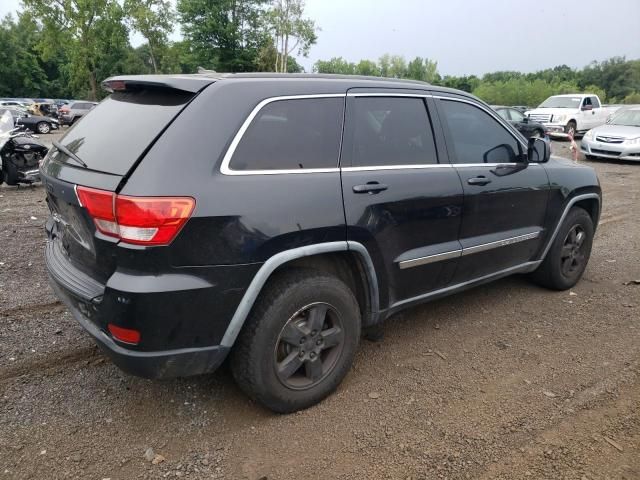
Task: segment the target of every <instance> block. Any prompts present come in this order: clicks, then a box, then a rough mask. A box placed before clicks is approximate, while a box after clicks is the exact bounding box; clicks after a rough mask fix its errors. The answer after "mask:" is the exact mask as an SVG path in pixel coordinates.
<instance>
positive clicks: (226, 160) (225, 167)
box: [220, 93, 347, 175]
mask: <svg viewBox="0 0 640 480" xmlns="http://www.w3.org/2000/svg"><path fill="white" fill-rule="evenodd" d="M346 95H347V94H346V93H318V94H313V95H284V96H278V97H269V98H265V99H264V100H262V101H260V103H258V105H256V106H255V107H254V109H253V110H252V111H251V113H250V114H249V115H248V116H247V118H246V119H245V121H244V122H243V123H242V126H241V127H240V129H239V130H238V132H237V133H236V134H235V136H234V137H233V140H232V141H231V144H230V145H229V148H228V149H227V151H226V152H225V154H224V157H223V158H222V163H221V165H220V173H222V174H223V175H283V174H289V173H293V174H301V173H337V172H339V171H340V169H339V168H338V161H339V159H338V158H336V166H335V167H331V168H308V169H282V170H276V169H274V170H233V169H232V168H231V167H230V166H229V165H230V163H231V159H232V158H233V154H234V153H235V151H236V148H238V145H239V144H240V141H241V140H242V137H243V136H244V134H245V133H246V132H247V130H248V129H249V126H250V125H251V122H253V119H254V118H255V117H256V115H258V113H259V112H260V110H262V109H263V108H264V107H265V106H266V105H269V104H270V103H273V102H278V101H282V100H308V99H312V98H345V97H346Z"/></svg>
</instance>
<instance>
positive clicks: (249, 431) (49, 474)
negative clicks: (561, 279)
mask: <svg viewBox="0 0 640 480" xmlns="http://www.w3.org/2000/svg"><path fill="white" fill-rule="evenodd" d="M553 147H554V151H555V153H560V154H565V155H566V154H567V148H566V147H567V144H566V143H565V144H562V143H555V142H554V146H553ZM588 163H589V164H590V165H592V166H593V167H595V168H596V169H597V171H598V173H599V175H600V179H601V181H602V185H603V189H604V211H603V215H602V219H601V223H600V227H599V229H598V232H597V236H596V240H595V243H594V250H593V255H592V258H591V261H590V263H589V267H588V269H587V271H586V273H585V276H584V278H583V280H582V281H581V282H580V283H579V284H578V285H577V286H576V288H575V289H574V290H572V291H570V292H551V291H546V290H543V289H541V288H538V287H536V286H534V285H532V284H530V283H529V282H528V281H527V280H526V279H525V278H523V277H512V278H508V279H504V280H501V281H499V282H497V283H494V284H491V285H487V286H483V287H480V288H477V289H475V290H472V291H469V292H466V293H464V294H459V295H456V296H453V297H449V298H446V299H443V300H440V301H437V302H434V303H431V304H427V305H424V306H421V307H418V308H414V309H412V310H409V311H406V312H404V313H402V314H399V315H396V316H395V317H393V318H392V319H391V321H389V323H388V325H387V326H386V329H385V331H386V336H385V338H384V340H383V341H382V342H378V343H370V342H367V341H363V342H362V344H361V348H360V351H359V354H358V356H357V359H356V362H355V366H354V368H353V370H352V372H351V373H350V374H349V376H348V377H347V379H346V380H345V382H344V383H343V384H342V386H341V387H340V388H339V390H338V391H337V392H336V394H334V395H333V396H331V397H330V398H329V399H327V400H326V401H324V402H323V403H322V404H320V405H318V406H316V407H314V408H311V409H309V410H306V411H304V412H300V413H297V414H294V415H288V416H281V415H274V414H271V413H270V412H267V411H265V410H264V409H262V408H260V407H259V406H256V405H255V404H252V403H251V402H250V401H249V400H247V399H246V397H244V396H243V395H242V394H241V393H240V392H239V390H238V389H237V388H236V386H235V385H234V384H233V382H232V380H231V376H230V375H229V373H228V372H227V371H226V370H225V369H224V368H223V369H222V370H221V371H219V372H217V373H216V374H214V375H209V376H202V377H197V378H191V379H182V380H174V381H163V382H157V381H156V382H154V381H147V380H142V379H139V378H134V377H131V376H128V375H126V374H124V373H122V372H121V371H119V370H118V369H117V368H116V367H114V366H113V365H112V364H111V363H110V362H109V361H108V360H106V359H105V358H104V357H103V356H102V355H101V354H100V353H99V352H98V351H97V349H96V347H94V345H93V343H92V342H91V340H90V339H89V337H88V336H87V335H86V334H85V333H84V332H83V330H82V329H81V328H80V326H79V325H77V324H76V322H75V321H74V320H73V319H72V318H71V315H70V314H69V313H68V312H67V311H66V310H65V308H64V307H63V306H62V305H61V304H60V303H59V302H57V301H56V299H55V297H54V296H53V294H52V292H51V290H50V289H49V287H48V284H47V280H46V274H45V269H44V265H43V258H42V249H43V245H44V232H43V224H44V221H45V217H46V214H47V213H46V205H45V203H44V200H43V197H44V193H43V189H42V188H41V187H35V188H19V189H16V188H6V187H2V188H0V479H2V478H7V479H22V478H30V479H59V478H60V479H62V478H65V479H66V478H78V479H98V480H100V479H106V478H109V479H111V480H115V479H135V478H149V479H156V478H176V477H183V478H190V479H218V478H225V479H250V480H258V479H269V480H274V479H316V478H337V479H365V478H367V479H387V478H389V479H396V478H400V479H432V478H435V479H439V478H443V479H444V478H447V479H465V478H473V479H478V478H480V479H490V478H500V479H514V478H534V479H542V478H544V479H578V480H584V479H589V480H595V479H640V321H639V320H640V285H636V284H633V283H629V284H627V282H629V281H632V280H640V208H639V207H640V204H639V202H640V165H632V164H623V163H611V162H602V161H598V162H595V161H594V162H588ZM150 449H151V450H150ZM145 454H146V456H147V458H145ZM154 458H155V462H152V461H150V459H154Z"/></svg>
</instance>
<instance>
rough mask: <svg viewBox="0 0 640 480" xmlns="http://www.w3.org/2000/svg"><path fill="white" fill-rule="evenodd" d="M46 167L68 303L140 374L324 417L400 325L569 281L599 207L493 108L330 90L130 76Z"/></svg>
mask: <svg viewBox="0 0 640 480" xmlns="http://www.w3.org/2000/svg"><path fill="white" fill-rule="evenodd" d="M104 86H105V88H107V89H108V90H109V91H111V92H112V94H111V95H110V96H109V97H108V98H107V99H106V100H104V101H103V102H102V103H101V104H100V105H98V106H97V107H96V108H95V109H93V110H92V111H91V112H89V113H88V114H87V115H86V117H85V119H84V120H83V121H82V122H80V123H78V124H77V125H76V126H75V127H74V128H73V129H71V130H70V131H69V132H68V133H67V134H66V136H65V137H64V138H63V140H61V142H60V144H59V146H58V148H53V149H52V151H51V152H50V153H49V155H48V156H47V158H46V160H45V161H44V163H43V165H42V176H43V181H44V183H45V185H46V190H47V202H48V204H49V207H50V209H51V216H50V218H49V220H48V222H47V225H46V229H47V235H48V242H47V247H46V263H47V267H48V271H49V273H50V276H51V279H52V282H51V284H52V286H53V288H54V289H55V291H56V292H57V294H58V295H59V297H60V298H61V299H62V300H64V301H65V303H66V304H67V305H68V306H69V308H70V310H71V311H72V312H73V314H74V316H75V317H76V318H77V320H78V321H79V322H80V323H81V324H82V326H83V327H84V328H85V329H86V330H87V331H88V332H89V333H90V334H91V335H92V336H93V337H94V338H95V340H96V341H97V343H98V344H99V345H100V346H101V348H102V349H103V350H104V351H105V352H106V354H107V355H109V356H110V357H111V358H112V359H113V361H114V362H115V363H116V364H117V365H118V366H120V367H121V368H122V369H123V370H126V371H128V372H131V373H134V374H137V375H141V376H144V377H152V378H160V377H175V376H185V375H193V374H201V373H206V372H211V371H213V370H215V369H216V368H217V367H218V366H219V365H220V364H221V363H222V362H223V360H224V359H225V358H226V357H227V355H228V354H230V355H229V356H230V364H231V369H232V371H233V374H234V377H235V378H236V380H237V382H238V384H239V385H240V386H241V388H242V389H243V390H244V391H245V392H247V393H248V394H249V395H250V396H251V397H252V398H254V399H256V400H257V401H259V402H260V403H262V404H263V405H266V406H267V407H268V408H270V409H272V410H275V411H278V412H291V411H295V410H298V409H301V408H305V407H308V406H310V405H313V404H315V403H317V402H318V401H320V400H321V399H323V398H324V397H326V396H327V395H328V394H329V393H330V392H331V391H333V390H334V389H335V388H336V387H337V386H338V384H339V383H340V382H341V380H342V379H343V378H344V376H345V375H346V373H347V372H348V370H349V368H350V366H351V363H352V361H353V358H354V353H355V351H356V347H357V346H358V342H359V339H360V336H361V332H363V331H366V329H374V330H375V329H376V328H379V325H381V323H382V322H383V321H384V320H385V319H387V318H388V317H390V316H391V315H392V314H394V313H395V312H398V311H399V310H401V309H403V308H406V307H409V306H412V305H416V304H419V303H421V302H425V301H429V300H432V299H435V298H439V297H442V296H443V295H448V294H451V293H454V292H459V291H461V290H464V289H467V288H470V287H473V286H475V285H479V284H482V283H485V282H488V281H490V280H494V279H496V278H500V277H504V276H506V275H510V274H513V273H531V274H532V276H533V278H534V279H535V280H536V281H537V282H538V283H540V284H542V285H544V286H547V287H550V288H553V289H566V288H570V287H571V286H573V285H574V284H575V283H576V282H577V281H578V280H579V279H580V277H581V275H582V273H583V271H584V269H585V267H586V265H587V261H588V259H589V254H590V251H591V244H592V239H593V235H594V230H595V226H596V225H597V223H598V218H599V215H600V202H601V191H600V186H599V184H598V179H597V177H596V175H595V173H594V171H593V170H592V169H591V168H588V167H585V166H582V165H578V164H575V163H571V162H569V161H564V160H561V159H555V158H554V159H551V160H550V158H549V147H548V144H547V143H545V142H544V141H543V140H541V139H532V140H531V141H530V142H529V143H527V141H526V140H525V139H524V137H522V136H521V135H520V134H519V133H518V132H517V131H516V130H515V129H514V128H513V127H512V126H511V125H510V124H509V123H508V122H505V121H504V120H503V119H502V118H500V116H499V115H498V114H497V113H496V112H494V111H493V110H492V109H491V108H490V107H489V106H488V105H486V104H485V103H483V102H481V101H479V100H478V99H477V98H475V97H473V96H471V95H468V94H466V93H463V92H459V91H455V90H450V89H445V88H438V87H433V86H430V85H427V84H424V83H419V82H409V81H393V80H384V79H374V78H359V77H338V76H324V75H272V74H235V75H229V74H200V75H176V76H128V77H127V76H121V77H115V78H110V79H108V80H106V81H105V82H104Z"/></svg>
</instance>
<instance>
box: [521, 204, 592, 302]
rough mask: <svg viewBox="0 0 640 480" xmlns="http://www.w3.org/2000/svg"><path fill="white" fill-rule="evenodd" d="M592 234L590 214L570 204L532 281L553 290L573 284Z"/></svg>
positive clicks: (579, 274)
mask: <svg viewBox="0 0 640 480" xmlns="http://www.w3.org/2000/svg"><path fill="white" fill-rule="evenodd" d="M593 234H594V229H593V220H591V216H590V215H589V214H588V213H587V212H586V210H584V209H582V208H580V207H574V208H572V209H571V210H570V211H569V214H568V215H567V217H566V218H565V219H564V222H562V225H561V226H560V229H559V230H558V235H557V236H556V238H555V239H554V241H553V244H552V245H551V248H550V249H549V251H548V252H547V256H546V258H545V259H544V261H543V262H542V264H541V265H540V266H539V267H538V269H537V270H536V271H535V272H533V273H532V274H531V277H532V279H533V281H534V282H536V283H537V284H538V285H541V286H543V287H546V288H550V289H552V290H567V289H569V288H571V287H573V286H574V285H575V284H576V283H578V281H579V280H580V278H581V277H582V274H583V273H584V270H585V268H587V263H588V262H589V257H590V255H591V246H592V243H593Z"/></svg>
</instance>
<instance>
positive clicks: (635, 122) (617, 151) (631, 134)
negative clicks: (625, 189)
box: [580, 106, 640, 162]
mask: <svg viewBox="0 0 640 480" xmlns="http://www.w3.org/2000/svg"><path fill="white" fill-rule="evenodd" d="M580 149H581V150H582V152H583V153H584V155H585V156H586V157H587V158H595V157H602V158H618V159H621V160H634V161H638V162H640V106H635V107H630V108H624V109H621V110H619V111H618V112H616V113H615V114H614V115H613V116H612V117H611V118H610V119H609V121H608V122H607V123H606V124H605V125H601V126H599V127H596V128H593V129H591V130H589V131H588V132H587V133H586V134H585V135H584V137H583V139H582V143H581V144H580Z"/></svg>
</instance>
